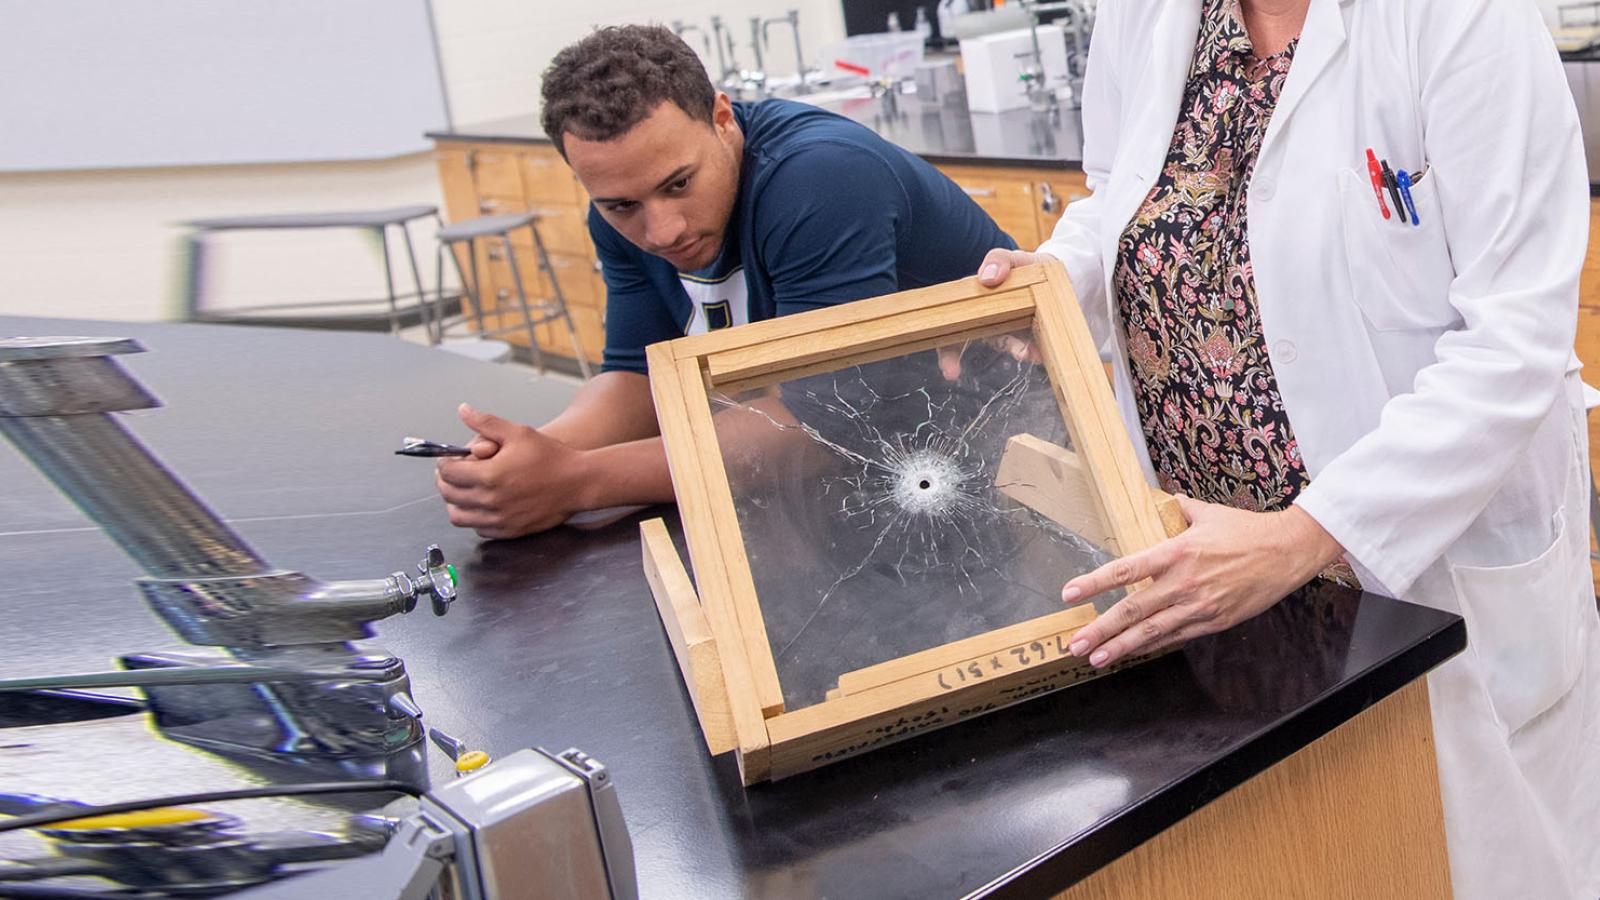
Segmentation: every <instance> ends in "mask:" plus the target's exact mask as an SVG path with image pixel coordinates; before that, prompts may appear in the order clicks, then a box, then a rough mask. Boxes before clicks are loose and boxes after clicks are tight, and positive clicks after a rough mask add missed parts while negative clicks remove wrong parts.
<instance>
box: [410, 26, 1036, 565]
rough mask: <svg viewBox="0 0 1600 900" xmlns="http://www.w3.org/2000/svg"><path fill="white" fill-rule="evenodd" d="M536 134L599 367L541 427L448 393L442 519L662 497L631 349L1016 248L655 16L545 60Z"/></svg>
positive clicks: (812, 111)
mask: <svg viewBox="0 0 1600 900" xmlns="http://www.w3.org/2000/svg"><path fill="white" fill-rule="evenodd" d="M543 93H544V113H543V126H544V130H545V133H546V134H547V135H549V137H550V139H551V140H552V141H553V142H554V143H555V146H556V149H557V150H559V151H560V152H561V154H562V156H563V157H564V158H565V159H566V160H567V163H568V164H569V165H570V166H571V167H572V171H573V173H574V174H575V175H577V178H578V180H579V181H580V182H581V183H582V184H583V186H584V189H585V190H587V191H588V193H589V196H590V197H591V198H592V200H593V205H592V206H591V208H590V210H589V231H590V234H591V236H592V237H593V239H594V245H595V250H596V252H597V253H598V255H599V258H600V263H601V265H602V267H603V268H604V274H605V281H606V292H607V300H606V351H605V361H604V366H603V372H602V373H601V374H600V375H598V376H597V377H595V378H594V379H593V380H592V381H590V382H589V383H588V384H587V385H585V386H584V387H583V389H582V390H581V391H579V393H578V395H577V396H576V397H575V398H573V401H572V403H571V404H570V405H569V406H568V407H567V409H566V410H565V411H564V412H563V413H562V414H561V415H559V416H557V417H556V418H555V420H553V421H551V422H550V423H548V424H547V425H544V426H542V427H540V428H537V429H535V428H531V427H528V426H526V425H519V424H515V423H512V422H509V421H506V420H504V419H501V418H498V417H496V416H493V415H488V414H486V413H482V412H479V411H477V410H474V409H472V408H471V407H468V406H465V405H463V407H462V408H461V419H462V421H463V422H465V423H466V424H467V426H468V427H470V428H472V429H473V431H475V432H477V434H478V437H477V438H476V439H474V440H473V442H472V444H471V447H472V451H473V455H472V456H471V457H467V458H464V459H455V460H446V461H443V462H441V463H440V464H439V467H438V471H437V477H436V481H437V485H438V488H439V494H440V496H442V497H443V498H444V500H445V502H446V504H447V505H448V508H449V513H450V521H451V523H452V524H454V525H458V526H461V527H464V528H472V529H474V530H476V531H477V533H478V534H479V535H481V536H483V537H486V538H508V537H517V536H520V535H525V534H531V533H533V532H536V531H542V530H544V529H547V528H551V527H553V526H555V525H558V524H560V523H561V522H563V521H565V520H566V519H567V518H568V517H569V516H571V515H572V514H573V513H575V512H579V511H582V510H586V509H600V508H605V507H612V506H620V505H627V504H642V503H660V502H667V501H670V500H672V499H673V495H672V481H671V478H670V476H669V474H668V471H667V461H666V453H665V451H664V450H663V448H662V445H661V439H660V437H659V436H658V434H659V431H658V427H657V424H656V416H655V407H654V405H653V403H652V401H651V397H650V385H649V382H648V380H647V378H646V376H645V357H644V348H645V347H646V346H647V345H649V344H653V343H656V342H657V341H664V340H670V339H672V338H675V337H681V336H683V335H685V334H696V333H700V332H704V331H708V330H714V329H718V328H729V327H732V326H735V325H740V324H744V323H746V322H754V321H760V320H763V319H770V318H772V317H774V316H782V315H787V314H789V313H794V312H801V311H803V310H808V309H816V308H819V307H824V306H829V305H832V304H835V303H844V302H847V301H850V300H860V299H863V298H866V297H876V296H879V295H882V294H889V293H893V292H895V291H900V290H907V289H910V288H915V287H921V286H924V285H930V284H938V283H940V282H944V281H952V280H954V279H957V278H962V277H965V276H967V275H969V274H971V273H972V272H974V271H976V270H977V267H978V264H979V263H980V262H981V261H982V260H983V257H984V254H985V253H986V252H987V251H988V250H990V249H991V248H994V247H1008V248H1011V247H1015V246H1016V245H1015V243H1014V242H1013V241H1012V240H1011V239H1010V238H1009V237H1007V236H1006V234H1005V233H1004V232H1002V231H1000V229H999V228H998V227H996V226H995V224H994V222H993V220H991V219H990V218H989V217H988V215H987V214H985V213H984V212H983V211H982V210H981V209H979V208H978V206H977V205H976V204H974V203H973V202H972V200H971V199H969V198H968V197H967V196H966V195H965V194H964V193H962V191H961V189H960V188H958V187H956V185H955V184H954V183H953V182H951V181H950V180H949V179H948V178H946V177H945V176H944V175H942V174H941V173H939V172H938V171H937V170H936V169H934V168H933V167H932V166H931V165H929V164H928V163H926V162H924V161H922V160H921V159H918V158H917V157H915V156H913V155H911V154H910V153H908V152H906V151H905V150H902V149H900V148H899V147H896V146H894V145H893V144H890V143H888V142H887V141H885V140H883V139H882V138H880V137H878V136H877V135H876V134H874V133H873V132H872V131H870V130H869V129H867V128H866V127H864V126H862V125H859V124H856V123H854V122H851V121H849V120H847V119H844V118H842V117H840V116H836V115H834V114H832V113H829V112H825V111H823V110H820V109H816V108H814V107H810V106H805V105H802V104H798V103H791V102H787V101H782V100H767V101H764V102H761V103H735V102H732V101H730V100H729V99H728V96H727V95H726V94H723V93H720V92H718V91H717V90H716V89H715V88H714V87H713V86H712V85H711V82H710V80H709V79H708V78H707V77H706V73H705V69H704V68H703V67H702V65H701V63H700V60H699V58H698V57H696V56H695V54H694V51H692V50H690V49H689V46H688V45H687V44H685V43H684V42H683V41H682V40H681V39H679V38H678V37H677V36H676V35H674V34H673V33H672V32H670V31H668V30H667V29H665V28H660V27H646V26H637V25H628V26H621V27H613V28H602V29H599V30H597V31H595V32H594V33H592V34H590V35H589V36H588V37H586V38H584V39H583V40H581V41H579V42H578V43H576V44H573V45H572V46H570V47H567V48H566V49H564V50H562V51H561V52H560V53H558V54H557V55H556V58H555V60H554V62H552V63H551V65H550V68H549V69H548V70H547V71H546V72H545V76H544V88H543Z"/></svg>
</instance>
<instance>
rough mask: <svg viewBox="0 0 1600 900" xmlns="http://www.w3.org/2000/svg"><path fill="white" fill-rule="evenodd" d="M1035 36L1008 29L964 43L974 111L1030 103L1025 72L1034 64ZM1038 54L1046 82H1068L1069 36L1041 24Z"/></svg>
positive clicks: (1051, 84) (1055, 84) (1057, 84)
mask: <svg viewBox="0 0 1600 900" xmlns="http://www.w3.org/2000/svg"><path fill="white" fill-rule="evenodd" d="M1032 53H1033V37H1032V35H1030V34H1029V33H1028V29H1026V28H1022V29H1018V30H1016V31H1005V32H1001V33H999V34H990V35H984V36H983V37H976V38H967V39H964V40H962V42H961V60H962V63H963V65H965V66H966V70H967V71H966V78H967V107H968V108H969V109H971V110H972V111H973V112H1005V111H1007V110H1012V109H1023V108H1025V107H1026V106H1027V105H1028V86H1027V83H1026V82H1024V81H1023V80H1022V73H1023V72H1025V71H1027V69H1028V66H1029V65H1030V64H1031V63H1032V61H1033V60H1032ZM1039 55H1040V56H1042V57H1043V65H1044V79H1045V80H1044V83H1045V85H1046V86H1047V87H1048V88H1049V89H1050V90H1052V91H1053V90H1056V89H1057V88H1059V87H1060V86H1061V85H1063V84H1065V83H1066V81H1067V39H1066V36H1065V35H1064V34H1063V33H1062V31H1061V28H1060V27H1059V26H1056V25H1040V26H1039Z"/></svg>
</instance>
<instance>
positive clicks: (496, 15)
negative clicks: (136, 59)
mask: <svg viewBox="0 0 1600 900" xmlns="http://www.w3.org/2000/svg"><path fill="white" fill-rule="evenodd" d="M791 7H798V8H799V9H800V17H801V23H802V27H803V28H804V31H805V34H804V38H805V41H806V45H807V47H809V48H812V50H814V49H815V48H816V47H817V46H818V45H819V44H820V42H821V41H823V40H827V39H831V38H832V37H834V36H842V35H843V33H844V31H843V24H842V23H843V16H842V13H841V11H840V7H839V2H838V0H762V2H753V3H752V2H744V0H739V2H729V0H709V2H707V0H683V2H674V3H665V4H664V3H660V2H654V3H645V2H638V0H587V2H564V0H560V2H558V0H533V2H528V0H434V16H435V21H436V24H437V28H438V33H439V44H440V56H441V63H442V66H443V69H444V73H445V81H446V84H447V87H448V89H449V97H450V106H451V111H452V113H453V115H454V117H455V120H456V122H457V123H458V124H460V123H471V122H474V121H481V120H484V119H493V118H499V117H503V116H511V115H518V114H524V113H530V112H534V111H536V110H537V108H538V85H539V73H540V72H542V71H543V69H544V67H545V66H546V65H547V64H548V62H549V60H550V57H552V56H553V55H554V54H555V52H556V51H557V50H559V49H560V48H561V47H563V46H565V45H566V44H568V43H570V42H572V41H574V40H576V39H578V38H580V37H582V36H583V35H584V34H586V33H587V32H588V31H589V29H590V28H592V27H593V26H594V25H597V24H612V23H618V22H645V21H662V22H670V21H671V20H672V19H683V20H684V21H687V22H693V23H696V24H699V25H701V26H706V25H708V23H709V18H710V16H711V15H712V14H714V13H721V14H722V15H723V16H724V18H727V19H731V20H733V24H734V25H735V26H736V27H737V36H738V38H739V41H740V47H739V50H738V58H739V60H740V62H742V63H744V64H745V65H749V64H750V63H751V62H752V58H751V56H750V51H749V49H748V47H747V46H745V44H746V43H747V35H748V33H749V17H750V16H752V15H756V14H761V15H766V16H776V15H781V14H782V13H783V12H784V11H785V10H787V9H789V8H791ZM691 37H693V36H692V35H691ZM774 39H775V41H776V42H777V43H778V44H779V46H778V47H777V48H775V49H774V50H773V51H772V53H771V55H770V66H769V67H770V68H772V69H773V70H774V71H775V72H776V73H778V74H787V73H789V72H790V71H792V68H793V61H792V59H791V55H792V51H790V50H788V49H787V48H788V47H789V46H790V41H789V38H788V35H787V34H786V33H785V34H783V35H782V36H781V37H780V36H779V35H778V34H776V33H775V34H774ZM694 43H695V44H696V46H697V49H698V41H695V42H694ZM63 114H70V111H63ZM413 203H431V204H438V203H440V199H439V187H438V181H437V178H436V176H435V174H434V168H433V161H432V160H431V159H430V158H429V156H428V155H427V154H416V155H412V156H407V157H402V158H399V159H390V160H377V161H370V162H354V163H306V164H279V165H265V166H209V167H207V166H197V167H186V168H169V169H136V170H101V171H78V172H38V173H23V174H15V173H0V314H7V315H41V316H63V317H69V318H91V319H95V318H99V319H127V320H150V319H162V318H170V317H172V316H173V315H174V314H175V311H176V310H177V308H178V303H179V299H180V295H181V291H182V286H183V284H184V278H185V264H184V259H185V257H184V253H183V239H182V237H183V233H184V230H183V229H182V228H181V227H180V226H179V225H178V224H177V223H179V222H181V221H183V220H185V219H192V218H200V217H206V216H223V215H236V214H254V213H271V212H307V211H316V210H329V209H361V208H371V207H385V206H399V205H405V204H413ZM418 237H419V241H418V244H419V246H418V249H419V251H421V252H422V254H423V256H424V259H423V270H424V271H423V275H424V278H425V279H426V280H427V281H428V282H429V283H430V284H431V283H432V280H433V259H434V257H433V245H432V239H431V229H422V230H421V231H419V232H418ZM215 246H216V247H217V252H215V253H213V254H211V255H210V257H209V259H210V261H211V262H212V263H213V265H212V266H211V269H210V271H209V274H208V278H207V290H208V292H209V293H208V295H209V296H211V297H214V298H216V299H217V301H218V302H219V303H223V304H226V305H238V306H244V305H251V304H257V303H268V302H272V301H275V300H280V299H296V300H306V301H314V300H331V299H344V298H350V297H379V296H382V293H383V270H382V267H381V265H380V256H379V249H378V247H377V245H376V244H375V243H374V242H372V241H371V240H369V239H367V238H365V237H364V236H362V235H359V234H356V233H353V232H345V231H322V232H282V233H272V232H255V233H239V234H233V235H226V236H224V237H223V238H222V239H218V240H216V241H215ZM396 271H397V273H408V272H409V269H408V267H407V266H406V265H405V263H404V262H400V263H399V265H398V266H397V268H396ZM407 277H408V276H406V277H403V278H402V283H404V282H405V280H406V278H407Z"/></svg>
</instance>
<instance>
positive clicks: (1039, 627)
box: [839, 603, 1094, 696]
mask: <svg viewBox="0 0 1600 900" xmlns="http://www.w3.org/2000/svg"><path fill="white" fill-rule="evenodd" d="M1093 621H1094V606H1093V604H1089V603H1083V604H1079V605H1078V606H1074V607H1070V608H1068V609H1064V610H1061V611H1060V612H1055V613H1050V614H1049V615H1046V616H1038V617H1036V618H1033V619H1029V620H1027V621H1026V622H1019V623H1017V624H1016V625H1008V626H1006V627H1004V628H997V629H995V630H993V631H986V632H984V633H983V634H978V635H973V636H972V637H969V638H963V639H962V640H959V641H952V642H950V643H948V644H945V645H943V646H939V647H933V648H931V649H928V650H924V651H922V652H920V653H912V654H910V655H907V656H902V657H900V658H899V659H891V660H889V661H888V662H884V663H879V664H877V665H875V666H867V667H866V668H862V669H856V670H855V671H853V672H846V673H844V674H843V675H840V676H839V694H840V696H848V695H850V694H860V693H863V692H865V691H867V690H870V689H871V688H875V687H881V686H883V685H886V684H893V683H895V682H897V681H904V680H906V679H907V678H914V677H916V676H919V675H926V674H928V673H930V672H937V671H938V670H940V669H946V668H949V667H951V666H957V665H960V664H961V663H964V662H967V661H969V660H972V659H977V658H982V657H985V656H990V655H993V654H996V653H1007V652H1009V651H1010V650H1012V649H1013V648H1016V647H1020V646H1026V645H1027V644H1029V643H1031V642H1033V641H1036V640H1038V639H1039V638H1040V636H1041V635H1043V636H1053V635H1055V634H1058V633H1060V632H1063V631H1075V630H1077V629H1079V628H1082V627H1083V626H1085V625H1087V624H1089V623H1090V622H1093ZM946 690H948V688H946Z"/></svg>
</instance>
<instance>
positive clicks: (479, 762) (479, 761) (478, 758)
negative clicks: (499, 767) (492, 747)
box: [456, 750, 489, 774]
mask: <svg viewBox="0 0 1600 900" xmlns="http://www.w3.org/2000/svg"><path fill="white" fill-rule="evenodd" d="M488 764H489V754H487V753H485V752H483V751H482V750H468V751H467V752H465V753H463V754H461V756H460V757H458V758H457V759H456V771H457V772H461V773H463V774H465V773H467V772H476V771H478V770H479V769H481V768H483V767H484V766H487V765H488Z"/></svg>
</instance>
